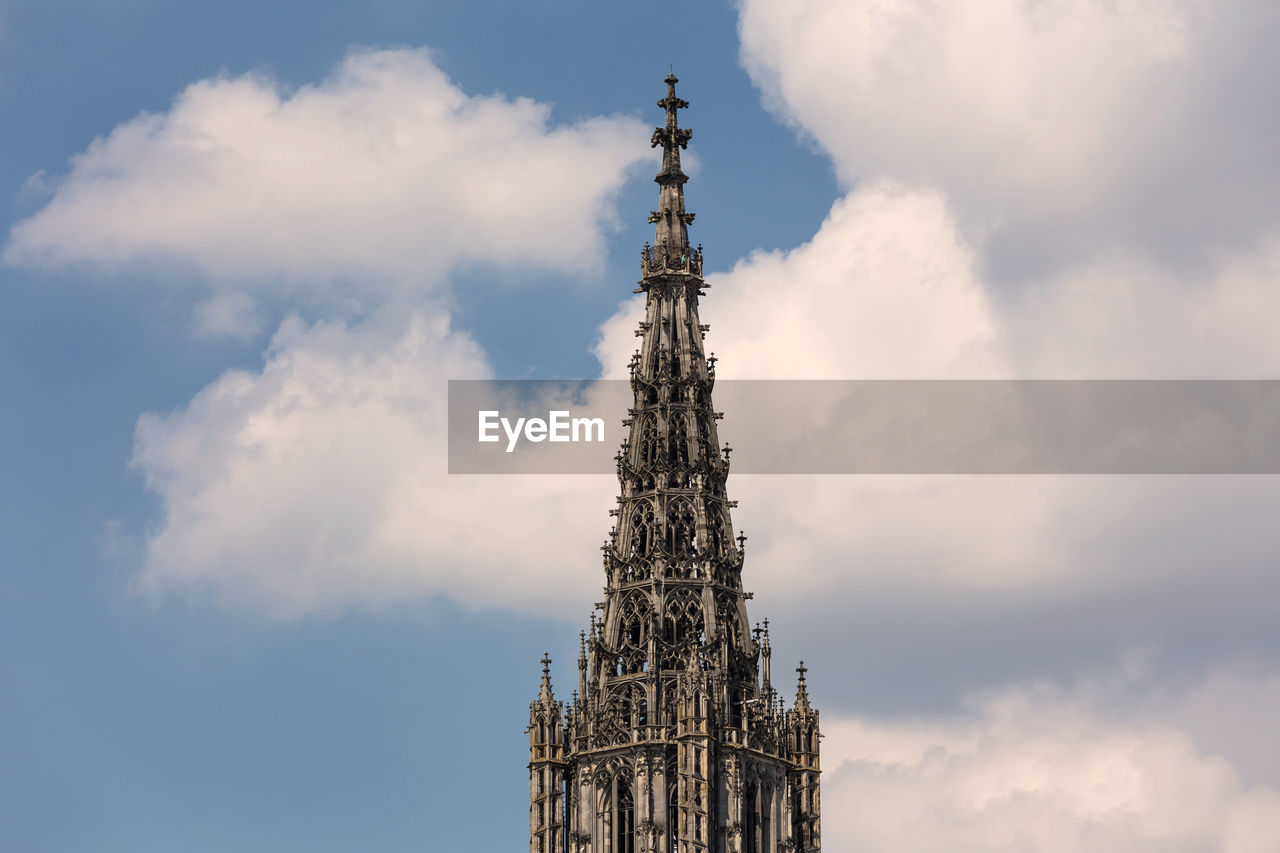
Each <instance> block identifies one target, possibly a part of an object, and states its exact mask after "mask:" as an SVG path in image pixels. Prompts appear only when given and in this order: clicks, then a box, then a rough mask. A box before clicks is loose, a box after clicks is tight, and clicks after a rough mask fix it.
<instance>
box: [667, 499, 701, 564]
mask: <svg viewBox="0 0 1280 853" xmlns="http://www.w3.org/2000/svg"><path fill="white" fill-rule="evenodd" d="M697 533H698V524H697V516H695V515H694V514H693V505H692V504H690V503H689V502H688V501H687V500H683V499H681V500H676V501H672V503H671V505H670V506H669V507H668V509H667V540H666V546H667V553H668V554H670V555H671V556H672V557H674V558H675V559H677V560H689V559H692V558H694V557H696V556H697V555H698V542H697ZM686 576H687V575H686Z"/></svg>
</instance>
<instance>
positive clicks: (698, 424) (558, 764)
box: [528, 75, 821, 853]
mask: <svg viewBox="0 0 1280 853" xmlns="http://www.w3.org/2000/svg"><path fill="white" fill-rule="evenodd" d="M665 82H666V84H667V94H666V97H665V98H663V99H662V100H660V101H658V106H660V107H662V108H663V110H664V111H665V113H666V122H665V124H664V125H663V126H662V127H659V128H657V129H655V130H654V133H653V137H652V143H653V145H654V146H655V147H656V146H658V145H661V146H662V170H661V171H660V172H659V173H658V175H657V177H656V178H655V179H654V180H655V181H656V183H657V184H658V187H659V190H658V207H657V210H656V211H654V212H653V213H652V214H651V215H650V217H649V221H650V222H652V223H654V225H655V226H656V227H655V234H654V242H653V245H652V246H648V245H646V246H645V249H644V252H643V254H642V257H641V278H640V282H639V285H640V286H639V288H638V290H637V292H642V293H644V294H645V300H646V305H645V319H644V321H643V322H642V323H641V324H640V328H639V330H638V331H637V333H636V334H637V336H639V337H640V338H641V339H642V343H641V347H640V350H639V351H638V352H637V353H636V355H635V356H634V357H633V358H632V362H631V388H632V391H633V392H634V394H635V404H634V406H633V407H632V408H631V409H630V410H629V411H628V417H627V420H626V421H624V424H625V425H627V426H628V427H629V430H630V432H629V435H628V437H627V439H626V440H625V441H623V443H622V449H621V450H620V452H619V453H618V455H617V457H616V459H617V467H618V483H619V487H620V495H619V498H618V508H617V509H615V510H612V511H611V512H610V515H612V516H615V517H616V518H617V523H616V525H615V526H614V527H613V529H611V530H610V531H609V537H608V539H607V541H606V542H605V544H604V546H603V548H602V549H601V550H602V551H603V554H604V570H605V575H606V580H607V586H606V594H605V600H604V602H602V603H601V605H599V607H600V608H601V609H603V611H604V615H603V618H602V619H601V620H600V621H597V620H596V618H595V614H592V618H591V622H590V631H589V632H585V631H584V632H583V633H582V635H581V638H580V644H579V652H578V689H577V691H576V692H575V694H574V700H573V701H572V702H571V703H570V704H569V707H568V708H565V707H563V705H562V703H560V702H557V701H556V700H555V697H554V694H553V692H552V689H551V673H550V660H549V659H547V658H546V657H544V658H543V661H542V665H543V669H542V684H541V687H540V690H539V693H538V698H537V699H535V700H534V702H533V703H531V704H530V706H529V729H528V732H529V838H530V842H529V849H530V852H531V853H568V851H574V853H703V851H705V852H706V853H782V851H797V853H820V850H821V845H820V841H821V834H820V832H819V821H820V808H819V796H818V777H819V774H820V772H821V771H820V767H819V764H818V741H819V738H820V734H819V730H818V712H817V710H815V709H814V708H813V707H812V706H811V705H810V702H809V694H808V689H807V686H806V683H805V673H806V669H805V667H804V665H803V663H802V664H801V666H800V667H799V668H798V673H799V679H798V682H797V687H796V697H795V702H794V704H793V705H792V706H791V708H789V709H788V708H786V707H785V706H784V703H783V701H782V699H781V698H780V696H779V694H778V692H777V691H776V690H775V689H774V687H773V684H772V678H771V671H770V658H771V649H770V643H769V629H768V625H769V623H768V620H766V621H765V622H764V626H763V627H760V626H757V627H756V628H755V629H751V628H750V623H749V622H748V620H747V600H748V599H749V598H750V597H751V596H750V593H747V592H744V590H743V588H742V564H743V557H744V554H745V549H746V537H745V536H744V535H742V534H739V535H738V536H737V537H735V535H734V529H733V522H732V519H731V515H730V510H731V509H732V508H733V507H734V506H736V503H735V502H733V501H730V500H729V499H728V497H727V493H726V490H725V483H726V480H727V478H728V474H729V452H730V451H729V447H728V445H725V446H724V449H723V450H721V448H720V441H719V437H718V435H717V432H716V421H717V420H718V419H719V418H720V413H719V412H716V411H715V409H714V407H713V406H712V401H711V391H712V387H713V386H714V384H715V359H714V356H712V357H711V358H707V357H706V356H705V355H704V353H703V348H702V341H703V337H704V336H705V334H706V331H707V327H706V326H705V325H703V324H701V323H700V322H699V318H698V297H700V296H703V295H705V289H706V287H707V285H706V282H705V281H704V280H703V279H702V247H701V246H698V247H696V248H694V247H691V246H690V245H689V233H688V226H689V225H690V223H692V222H693V214H691V213H688V212H687V211H685V209H684V185H685V182H686V181H688V176H686V175H685V174H684V172H683V171H682V170H681V167H680V150H681V149H682V148H685V147H686V146H687V145H688V142H689V139H690V137H691V136H692V131H690V130H688V129H687V128H681V127H680V126H679V121H678V118H677V113H678V111H679V110H680V109H683V108H686V107H688V106H689V105H688V103H686V102H685V101H683V100H681V99H680V98H678V97H676V83H677V82H678V81H677V79H676V77H675V75H671V76H669V77H667V79H666V81H665Z"/></svg>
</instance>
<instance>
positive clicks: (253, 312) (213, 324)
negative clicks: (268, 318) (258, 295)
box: [193, 290, 262, 340]
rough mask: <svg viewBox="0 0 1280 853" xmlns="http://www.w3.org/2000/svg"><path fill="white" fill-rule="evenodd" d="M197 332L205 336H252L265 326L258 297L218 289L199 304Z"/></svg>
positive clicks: (195, 320)
mask: <svg viewBox="0 0 1280 853" xmlns="http://www.w3.org/2000/svg"><path fill="white" fill-rule="evenodd" d="M193 321H194V327H195V333H196V335H197V336H199V337H204V338H219V337H228V338H238V339H240V340H248V339H250V338H252V337H254V336H255V335H257V334H258V332H260V331H261V330H262V312H261V311H260V309H259V306H258V303H257V301H256V300H255V299H254V298H253V297H252V296H250V295H249V294H247V293H245V292H243V291H240V290H224V291H220V292H218V293H215V294H214V295H213V296H211V297H210V298H209V299H206V300H205V301H203V302H201V303H200V304H199V305H197V306H196V308H195V316H194V317H193Z"/></svg>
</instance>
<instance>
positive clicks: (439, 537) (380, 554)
mask: <svg viewBox="0 0 1280 853" xmlns="http://www.w3.org/2000/svg"><path fill="white" fill-rule="evenodd" d="M488 374H489V368H488V366H487V364H486V362H485V359H484V357H483V354H482V353H481V352H480V350H479V348H478V347H477V346H476V345H475V343H474V342H473V341H472V340H471V339H470V338H469V337H468V336H467V335H465V334H463V333H460V332H457V331H454V330H451V329H450V328H449V325H448V322H447V320H446V319H444V318H443V317H442V316H441V315H439V314H435V315H433V314H431V313H429V312H427V311H424V310H414V311H405V310H403V309H402V308H401V307H400V306H394V307H392V306H388V307H387V308H384V309H381V310H379V311H377V312H375V313H374V314H372V315H371V316H369V317H368V318H366V319H364V320H362V321H361V322H359V323H358V324H355V325H348V324H345V323H339V322H318V323H315V324H312V325H306V324H304V323H302V322H301V321H300V320H298V319H297V318H290V319H287V320H286V321H285V322H284V323H283V324H282V325H281V327H280V329H279V330H278V331H277V332H276V334H275V337H274V338H273V340H272V343H271V346H270V349H269V350H268V351H267V353H266V355H265V364H264V366H263V368H262V370H260V371H253V372H250V371H229V372H227V373H226V374H224V375H223V376H222V377H220V378H219V379H218V380H217V381H215V382H213V383H212V384H210V385H209V386H207V387H206V388H204V389H203V390H201V391H200V393H199V394H197V395H196V396H195V397H194V398H193V399H192V400H191V402H190V403H189V404H188V405H187V406H186V407H184V408H183V409H180V410H178V411H176V412H171V413H168V414H148V415H144V416H143V417H142V418H141V419H140V420H139V423H138V428H137V436H136V444H135V449H134V458H133V462H134V465H135V466H136V467H137V468H138V469H139V470H140V471H141V472H142V474H143V475H144V476H145V478H146V483H147V486H148V487H149V488H150V489H151V490H153V491H154V492H155V493H156V494H157V495H158V496H159V497H160V499H161V501H162V504H163V507H164V512H163V518H162V519H161V522H160V524H159V526H158V528H157V529H156V530H155V531H154V532H153V533H152V535H151V536H150V537H149V540H148V543H147V548H146V561H145V565H144V568H143V571H142V573H141V575H140V577H139V583H140V585H141V587H142V588H143V589H144V590H146V591H148V592H151V593H157V594H159V593H165V592H175V591H176V592H190V591H200V592H204V593H208V594H211V595H212V596H213V597H214V598H215V599H216V600H218V601H220V602H221V603H223V604H225V605H227V606H231V607H234V608H244V609H249V610H253V611H258V612H262V613H265V614H267V615H269V616H271V617H274V618H282V619H288V618H295V617H298V616H301V615H304V614H311V613H323V612H331V611H335V610H341V609H345V608H349V607H352V606H355V607H376V606H385V605H388V604H392V603H394V602H398V601H404V600H407V599H414V598H422V597H431V596H436V595H447V596H449V597H451V598H452V599H453V600H455V601H459V602H461V603H463V604H465V605H469V606H481V605H483V606H486V607H493V606H497V607H511V608H517V609H518V608H526V607H536V608H538V609H540V610H544V612H558V613H561V614H563V615H566V616H568V615H569V614H570V613H571V612H572V613H574V614H575V615H581V611H584V610H586V609H588V608H589V602H587V601H586V599H587V598H588V597H589V595H590V592H589V591H590V590H591V589H593V588H594V581H595V580H596V579H597V578H598V575H597V574H596V573H597V572H598V571H599V567H598V564H597V561H596V560H595V559H593V556H592V555H593V554H594V553H595V546H596V545H597V544H598V542H599V539H600V538H601V536H602V535H603V533H602V531H603V527H604V522H605V520H607V516H606V515H605V509H606V508H607V506H608V501H609V495H610V493H611V491H612V486H611V484H610V483H609V482H607V478H604V477H560V478H557V477H515V478H506V477H483V476H477V477H461V476H450V475H449V474H448V473H447V466H446V459H445V448H446V431H447V413H446V398H445V393H444V391H445V386H446V383H447V380H448V379H456V378H466V377H471V378H484V377H486V376H487V375H488ZM535 508H536V511H534V510H535ZM575 555H576V556H575ZM566 589H572V590H579V591H581V593H582V597H583V599H584V600H583V601H577V600H576V599H570V598H567V597H566V596H565V595H564V590H566ZM575 605H576V606H575Z"/></svg>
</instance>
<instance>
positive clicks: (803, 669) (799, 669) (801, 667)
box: [796, 661, 809, 682]
mask: <svg viewBox="0 0 1280 853" xmlns="http://www.w3.org/2000/svg"><path fill="white" fill-rule="evenodd" d="M808 671H809V667H807V666H805V665H804V661H800V665H799V666H798V667H796V672H798V673H800V681H801V682H803V681H804V674H805V673H806V672H808Z"/></svg>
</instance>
